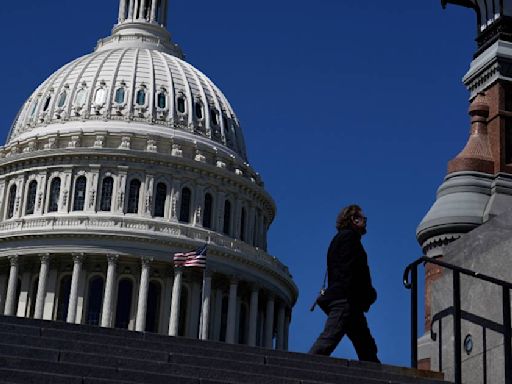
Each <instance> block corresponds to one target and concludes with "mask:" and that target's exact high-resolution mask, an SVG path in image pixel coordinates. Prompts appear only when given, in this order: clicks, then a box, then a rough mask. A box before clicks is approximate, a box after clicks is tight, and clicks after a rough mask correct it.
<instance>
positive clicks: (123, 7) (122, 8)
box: [117, 0, 126, 23]
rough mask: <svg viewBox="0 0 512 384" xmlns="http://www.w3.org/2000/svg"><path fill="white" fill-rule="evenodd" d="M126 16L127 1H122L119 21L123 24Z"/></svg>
mask: <svg viewBox="0 0 512 384" xmlns="http://www.w3.org/2000/svg"><path fill="white" fill-rule="evenodd" d="M125 14H126V0H121V1H120V2H119V17H118V18H117V21H118V22H119V23H122V22H123V21H124V15H125Z"/></svg>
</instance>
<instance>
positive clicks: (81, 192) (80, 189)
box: [73, 176, 87, 211]
mask: <svg viewBox="0 0 512 384" xmlns="http://www.w3.org/2000/svg"><path fill="white" fill-rule="evenodd" d="M86 185H87V179H86V178H85V176H80V177H79V178H78V179H76V181H75V196H74V199H73V211H83V210H84V204H85V188H86Z"/></svg>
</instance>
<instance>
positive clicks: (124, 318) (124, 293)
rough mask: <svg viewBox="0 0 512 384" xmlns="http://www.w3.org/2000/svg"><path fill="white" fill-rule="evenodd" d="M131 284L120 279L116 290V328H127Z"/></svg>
mask: <svg viewBox="0 0 512 384" xmlns="http://www.w3.org/2000/svg"><path fill="white" fill-rule="evenodd" d="M132 297H133V282H132V281H131V280H130V279H126V278H124V279H121V281H119V287H118V289H117V307H116V322H115V327H116V328H128V325H129V324H130V316H131V312H132Z"/></svg>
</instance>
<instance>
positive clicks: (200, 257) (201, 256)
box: [174, 244, 208, 268]
mask: <svg viewBox="0 0 512 384" xmlns="http://www.w3.org/2000/svg"><path fill="white" fill-rule="evenodd" d="M207 246H208V245H207V244H205V245H203V246H202V247H199V248H197V249H196V250H194V251H190V252H185V253H183V252H178V253H175V254H174V266H175V267H197V268H205V267H206V248H207Z"/></svg>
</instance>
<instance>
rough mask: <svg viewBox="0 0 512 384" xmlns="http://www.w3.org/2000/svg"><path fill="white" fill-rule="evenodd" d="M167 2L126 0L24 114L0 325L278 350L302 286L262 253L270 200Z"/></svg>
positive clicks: (7, 150)
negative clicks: (11, 319)
mask: <svg viewBox="0 0 512 384" xmlns="http://www.w3.org/2000/svg"><path fill="white" fill-rule="evenodd" d="M167 6H168V1H167V0H141V1H137V2H134V1H128V0H120V7H119V19H118V23H117V24H116V25H115V26H114V29H113V32H112V35H111V36H109V37H107V38H105V39H102V40H100V41H99V42H98V45H97V47H96V50H95V52H93V53H91V54H88V55H85V56H83V57H80V58H78V59H76V60H74V61H72V62H71V63H69V64H66V65H64V66H63V67H62V68H61V69H59V70H58V71H56V72H55V73H54V74H52V75H51V76H50V77H49V78H48V79H47V80H45V81H44V82H43V83H42V84H41V85H40V86H39V87H38V88H37V89H36V90H35V91H34V92H33V94H32V95H31V96H30V97H29V98H28V99H27V101H26V102H25V103H24V105H23V106H22V108H21V110H20V112H19V113H18V116H17V118H16V119H15V121H14V123H13V126H12V129H11V131H10V133H9V136H8V139H7V143H6V144H5V146H3V147H0V314H2V313H3V314H5V315H17V316H20V317H34V318H39V319H40V318H43V319H47V320H62V321H67V322H71V323H79V324H92V325H101V326H103V327H117V328H127V329H130V330H136V331H147V332H158V333H162V334H168V335H171V336H186V337H191V338H201V339H209V340H216V341H225V342H228V343H240V344H249V345H253V346H261V347H267V348H273V347H274V346H275V347H276V348H281V349H286V348H287V338H288V329H289V324H290V320H291V313H292V308H293V305H294V304H295V302H296V300H297V296H298V290H297V286H296V285H295V283H294V281H293V278H292V276H291V274H290V271H289V270H288V268H287V267H286V266H285V265H284V264H283V263H281V262H280V261H279V259H278V258H276V257H274V256H272V255H270V254H269V253H267V232H268V230H269V227H270V225H271V223H272V221H273V219H274V217H275V211H276V207H275V203H274V201H273V200H272V197H271V196H270V195H269V194H268V193H267V191H266V190H265V188H264V184H263V182H262V181H261V178H260V176H259V174H258V173H257V172H255V171H254V169H253V168H252V167H251V166H250V165H249V164H248V163H247V155H246V152H245V143H244V139H243V136H242V131H241V129H240V124H239V122H238V119H237V117H236V115H235V113H234V112H233V110H232V108H231V107H230V105H229V103H228V101H227V100H226V98H225V97H224V95H223V94H222V92H221V91H220V90H219V89H218V88H217V87H216V86H215V85H214V84H213V83H212V81H210V80H209V79H208V78H207V77H206V76H205V75H204V74H203V73H201V72H200V71H198V70H197V69H195V68H194V67H193V66H192V65H190V64H188V63H187V62H185V61H184V59H183V55H182V53H181V49H180V48H179V47H178V46H177V45H176V44H174V43H173V42H172V40H171V38H170V34H169V33H168V32H167V31H166V29H165V25H166V18H167V16H166V15H167ZM192 250H196V251H195V252H191V251H192ZM199 250H201V251H199ZM206 250H207V257H206V256H205V252H206ZM173 254H178V255H179V254H181V255H182V256H181V257H183V255H187V257H192V258H194V257H196V256H201V257H203V259H202V260H206V261H205V263H204V264H203V267H204V270H201V269H198V268H199V267H198V266H197V265H194V261H195V260H193V262H192V264H191V265H189V266H185V265H180V264H179V263H176V260H175V259H173V256H172V255H173ZM198 254H199V255H198ZM187 261H188V259H187ZM17 287H19V288H17ZM4 292H5V295H4ZM16 292H18V293H19V295H18V296H17V295H16ZM4 297H5V303H4V302H2V300H4V299H3V298H4ZM274 315H275V316H274Z"/></svg>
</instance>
